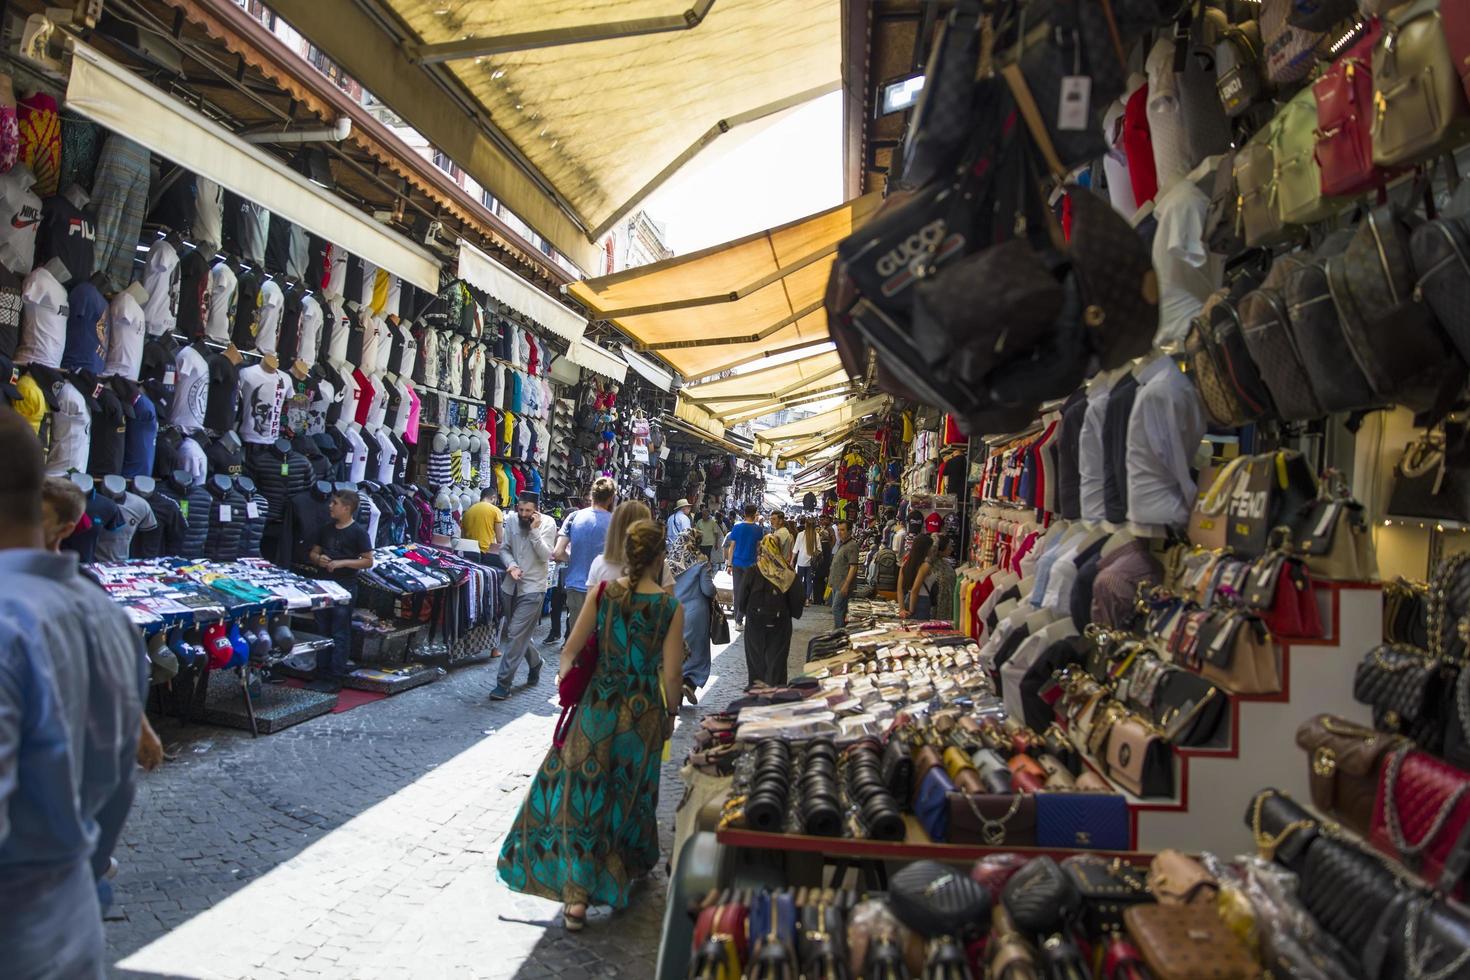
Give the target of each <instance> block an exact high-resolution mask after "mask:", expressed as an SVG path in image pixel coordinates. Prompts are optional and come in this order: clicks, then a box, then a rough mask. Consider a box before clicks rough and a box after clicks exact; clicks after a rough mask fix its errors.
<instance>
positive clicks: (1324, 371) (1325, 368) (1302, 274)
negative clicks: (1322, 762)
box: [1285, 228, 1375, 412]
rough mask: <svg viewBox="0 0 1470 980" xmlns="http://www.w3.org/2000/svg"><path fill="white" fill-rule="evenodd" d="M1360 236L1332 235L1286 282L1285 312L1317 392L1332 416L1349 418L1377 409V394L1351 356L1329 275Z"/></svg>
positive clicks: (1350, 233)
mask: <svg viewBox="0 0 1470 980" xmlns="http://www.w3.org/2000/svg"><path fill="white" fill-rule="evenodd" d="M1354 234H1355V230H1354V229H1351V228H1344V229H1342V230H1341V231H1335V232H1333V233H1332V234H1330V235H1328V236H1327V238H1326V239H1325V240H1324V241H1323V242H1322V244H1321V246H1319V247H1318V249H1317V251H1316V252H1315V253H1314V256H1313V260H1312V261H1311V262H1310V263H1309V264H1307V265H1305V266H1301V267H1299V268H1297V269H1296V270H1294V271H1292V272H1289V273H1288V274H1287V277H1286V289H1285V293H1286V309H1287V312H1289V313H1290V314H1291V332H1292V336H1293V337H1295V338H1296V347H1297V350H1299V351H1301V357H1302V365H1303V366H1304V367H1305V368H1306V370H1307V375H1308V377H1310V378H1311V381H1312V391H1313V392H1314V393H1315V394H1316V396H1317V400H1318V401H1319V402H1321V404H1322V407H1323V408H1324V409H1326V410H1327V411H1328V412H1350V411H1357V410H1359V409H1364V408H1370V407H1372V406H1373V405H1374V404H1375V396H1374V394H1373V388H1372V386H1371V385H1370V384H1369V383H1368V379H1367V377H1366V376H1365V375H1364V374H1363V369H1362V368H1360V367H1359V366H1358V362H1357V359H1356V358H1355V357H1353V355H1352V354H1351V353H1350V352H1349V350H1348V345H1347V340H1346V339H1345V338H1344V336H1343V330H1342V320H1341V318H1340V317H1339V316H1338V313H1337V303H1336V301H1335V299H1334V293H1333V290H1334V287H1333V280H1332V279H1330V278H1329V277H1328V269H1329V268H1330V267H1331V265H1332V264H1333V263H1336V262H1340V261H1342V253H1343V252H1344V251H1345V250H1346V249H1347V246H1348V243H1349V242H1351V241H1352V240H1353V235H1354Z"/></svg>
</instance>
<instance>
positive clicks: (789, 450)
mask: <svg viewBox="0 0 1470 980" xmlns="http://www.w3.org/2000/svg"><path fill="white" fill-rule="evenodd" d="M861 427H862V421H861V420H859V419H854V420H853V421H851V422H848V423H847V424H845V425H843V426H840V427H839V428H837V429H836V430H835V431H833V432H831V433H822V434H821V435H815V436H812V437H810V438H808V439H803V440H799V441H796V442H791V443H784V444H782V445H781V447H780V449H779V450H777V451H776V452H775V456H776V465H777V466H785V465H786V464H787V463H792V462H795V463H807V462H809V461H811V460H812V459H813V458H814V457H816V455H817V454H818V453H821V452H822V451H824V450H827V449H831V448H833V447H835V446H841V445H843V444H844V443H846V442H847V440H848V439H849V438H851V437H852V434H853V433H854V432H856V431H857V430H858V429H859V428H861Z"/></svg>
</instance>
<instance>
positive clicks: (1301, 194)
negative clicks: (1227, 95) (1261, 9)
mask: <svg viewBox="0 0 1470 980" xmlns="http://www.w3.org/2000/svg"><path fill="white" fill-rule="evenodd" d="M1290 2H1291V0H1267V6H1268V7H1269V6H1270V4H1271V3H1290ZM1263 19H1264V18H1263ZM1288 30H1291V31H1294V30H1296V28H1288ZM1273 139H1274V142H1273V143H1272V147H1271V149H1272V153H1273V155H1274V156H1275V158H1276V170H1277V175H1276V204H1277V207H1278V208H1279V209H1280V211H1281V220H1282V222H1283V223H1285V224H1288V225H1293V224H1295V225H1301V224H1310V223H1312V222H1315V221H1323V220H1325V219H1327V218H1330V217H1332V215H1333V214H1334V213H1335V212H1336V211H1338V210H1339V209H1340V208H1341V207H1342V204H1343V202H1342V201H1339V200H1337V199H1336V198H1333V197H1329V196H1327V195H1326V194H1324V193H1323V191H1322V170H1321V168H1320V167H1319V166H1318V165H1317V101H1316V97H1315V96H1314V94H1313V89H1312V88H1310V87H1309V88H1304V89H1302V90H1301V91H1300V92H1298V93H1297V94H1296V95H1294V96H1292V97H1291V99H1290V100H1288V101H1287V103H1286V104H1285V105H1283V106H1282V107H1281V109H1280V111H1279V112H1277V114H1276V120H1275V134H1274V137H1273Z"/></svg>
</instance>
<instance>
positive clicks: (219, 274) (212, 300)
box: [201, 178, 239, 344]
mask: <svg viewBox="0 0 1470 980" xmlns="http://www.w3.org/2000/svg"><path fill="white" fill-rule="evenodd" d="M201 179H202V178H201ZM238 285H239V282H238V280H237V279H236V277H235V270H233V269H231V268H230V264H229V263H228V262H216V263H215V264H214V266H213V267H212V268H211V269H210V270H209V285H208V287H206V289H205V294H204V295H205V308H206V309H208V310H209V316H208V317H207V318H206V319H205V321H204V335H205V336H206V337H208V338H209V339H210V340H212V341H214V342H215V343H217V344H228V343H229V342H230V336H231V333H232V332H233V330H234V326H235V295H236V290H237V287H238Z"/></svg>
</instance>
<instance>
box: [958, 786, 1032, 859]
mask: <svg viewBox="0 0 1470 980" xmlns="http://www.w3.org/2000/svg"><path fill="white" fill-rule="evenodd" d="M948 842H949V843H951V844H984V845H986V846H987V847H1034V846H1035V845H1036V797H1035V796H1034V795H1028V794H1025V793H1010V794H1006V795H1003V796H994V795H990V794H979V793H951V794H950V797H949V841H948Z"/></svg>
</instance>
